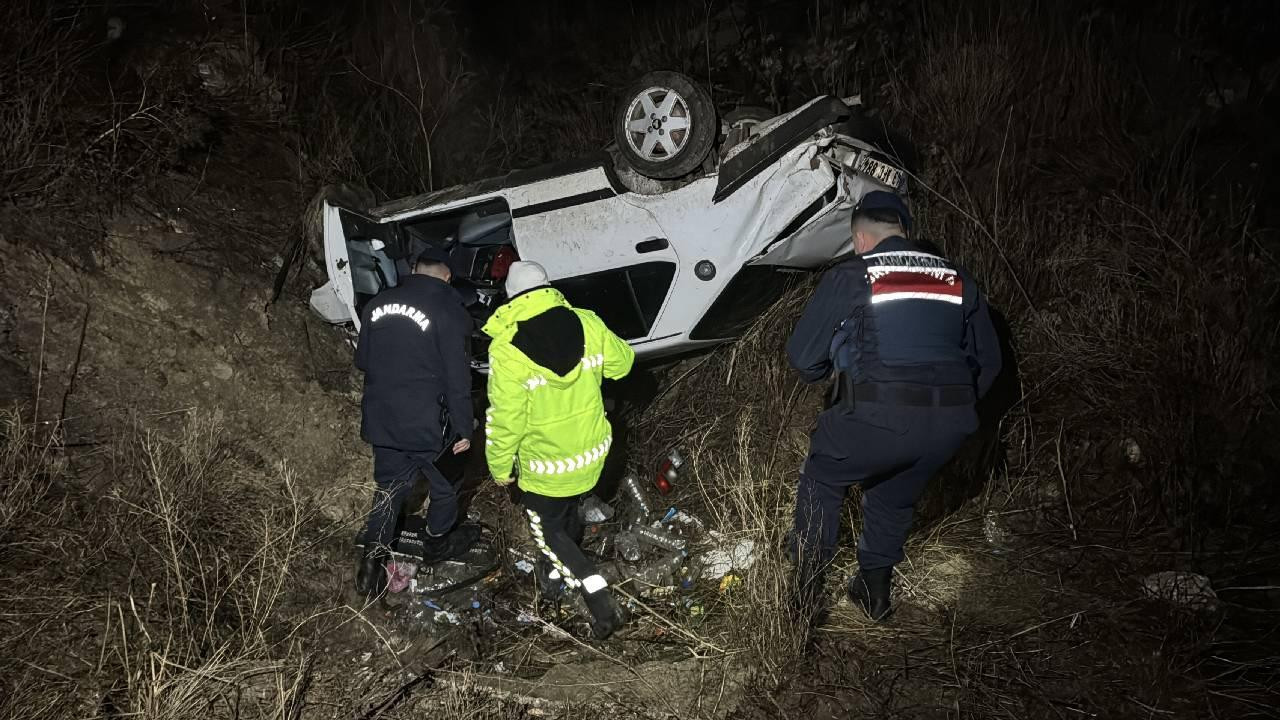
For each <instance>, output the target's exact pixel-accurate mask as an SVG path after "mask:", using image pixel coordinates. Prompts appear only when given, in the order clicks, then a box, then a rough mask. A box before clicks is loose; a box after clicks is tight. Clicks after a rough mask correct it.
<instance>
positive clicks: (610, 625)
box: [582, 587, 626, 640]
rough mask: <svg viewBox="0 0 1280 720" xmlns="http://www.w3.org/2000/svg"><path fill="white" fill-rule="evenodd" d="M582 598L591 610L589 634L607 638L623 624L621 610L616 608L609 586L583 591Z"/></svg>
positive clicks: (598, 638) (602, 638)
mask: <svg viewBox="0 0 1280 720" xmlns="http://www.w3.org/2000/svg"><path fill="white" fill-rule="evenodd" d="M582 599H583V600H586V602H587V610H590V611H591V634H592V635H594V636H595V638H596V639H597V640H605V639H607V638H608V637H609V636H610V635H612V634H613V633H615V632H616V631H618V630H619V629H620V628H621V627H622V626H623V624H625V622H626V620H625V619H624V618H623V617H622V610H621V609H619V608H618V603H617V601H615V600H614V599H613V593H612V592H610V591H609V588H607V587H606V588H603V589H600V590H597V591H595V592H593V593H588V592H584V593H582Z"/></svg>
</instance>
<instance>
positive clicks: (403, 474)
mask: <svg viewBox="0 0 1280 720" xmlns="http://www.w3.org/2000/svg"><path fill="white" fill-rule="evenodd" d="M448 260H449V256H448V255H446V254H445V253H444V252H443V251H440V250H436V249H434V248H428V249H427V250H426V251H424V252H423V253H422V254H420V255H419V256H418V258H417V260H416V262H415V263H414V268H413V274H411V275H409V276H408V277H406V278H404V280H403V281H402V282H401V283H400V284H399V285H397V286H396V287H394V288H390V289H388V290H384V291H382V292H380V293H378V294H377V295H376V296H375V297H374V298H373V300H371V301H369V303H368V304H367V305H366V306H365V308H364V313H363V315H362V317H361V322H360V338H359V341H358V343H357V345H356V367H358V368H360V369H361V370H363V371H364V400H363V402H362V405H361V409H362V411H363V418H362V421H361V425H360V435H361V437H363V438H364V440H365V441H366V442H368V443H369V444H370V445H372V446H373V479H374V482H376V483H377V486H378V489H377V492H376V493H375V494H374V500H373V509H372V510H370V511H369V519H368V522H367V523H366V525H365V529H364V555H363V558H362V559H361V561H360V565H359V568H358V569H357V571H356V590H357V591H358V592H360V593H362V594H365V595H367V596H375V595H378V594H380V593H381V592H382V591H383V590H384V589H385V588H386V580H387V577H386V572H385V569H384V563H385V560H386V558H387V556H388V555H389V550H388V546H389V545H390V544H391V541H392V539H393V538H394V536H395V532H396V523H397V520H398V519H399V516H400V514H401V511H402V509H403V505H404V503H405V500H406V499H407V498H408V495H409V493H410V491H412V489H413V486H414V484H415V483H416V482H417V480H418V478H419V476H420V475H421V476H425V478H426V480H427V482H428V485H429V488H428V497H429V498H430V500H429V504H428V506H427V518H426V537H425V538H424V539H423V545H424V549H423V560H424V561H425V562H428V563H431V562H439V561H441V560H445V559H448V558H451V557H456V556H457V555H460V554H462V553H463V552H466V550H467V549H468V548H469V547H471V545H473V544H474V543H475V541H476V540H477V539H478V538H479V534H480V533H479V528H478V527H476V526H474V525H464V526H461V527H458V528H455V523H456V522H457V519H458V494H457V488H455V487H454V486H453V483H451V482H450V481H449V480H447V479H446V478H445V476H444V475H443V474H441V472H440V471H439V470H438V469H436V465H435V463H436V461H437V460H439V459H440V458H441V456H443V455H444V453H445V452H448V451H451V452H453V453H454V454H455V455H456V454H458V453H462V452H466V451H467V450H468V449H469V448H470V447H471V440H470V435H471V430H472V411H471V363H470V357H469V349H468V344H469V342H470V338H471V327H472V322H471V316H470V315H468V314H467V311H466V308H465V307H464V306H463V299H462V296H461V295H460V294H459V293H458V292H457V291H456V290H454V289H453V287H451V286H450V285H449V280H450V278H451V273H450V271H449V266H448Z"/></svg>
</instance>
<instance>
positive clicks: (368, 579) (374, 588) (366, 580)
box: [356, 547, 387, 598]
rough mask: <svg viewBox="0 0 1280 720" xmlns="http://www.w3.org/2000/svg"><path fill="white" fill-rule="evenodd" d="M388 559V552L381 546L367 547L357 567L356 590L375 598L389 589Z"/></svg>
mask: <svg viewBox="0 0 1280 720" xmlns="http://www.w3.org/2000/svg"><path fill="white" fill-rule="evenodd" d="M386 559H387V555H386V553H385V552H384V551H382V550H380V549H379V548H376V547H370V548H366V549H365V551H364V552H363V553H362V554H361V556H360V564H359V565H358V566H357V567H356V592H358V593H360V594H361V595H363V596H365V597H367V598H374V597H377V596H379V595H381V594H382V593H383V592H384V591H385V590H386V589H387V568H386Z"/></svg>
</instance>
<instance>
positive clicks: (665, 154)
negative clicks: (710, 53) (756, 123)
mask: <svg viewBox="0 0 1280 720" xmlns="http://www.w3.org/2000/svg"><path fill="white" fill-rule="evenodd" d="M719 129H720V127H719V123H718V122H717V121H716V111H715V106H714V105H712V103H711V96H709V95H708V94H707V92H706V91H705V90H703V89H702V88H701V87H699V86H698V85H697V84H696V83H694V82H693V81H692V80H690V79H689V78H688V77H686V76H685V75H682V74H680V73H678V72H670V71H661V72H652V73H649V74H647V75H645V76H644V77H642V78H640V80H639V81H637V82H636V83H635V84H634V85H632V86H631V88H630V89H628V91H627V93H626V94H625V95H624V96H623V99H622V102H621V103H619V104H618V111H617V113H616V115H615V121H614V136H615V139H616V140H617V141H618V150H619V152H620V153H621V154H622V157H623V159H624V160H626V162H627V164H628V165H630V166H631V167H632V168H634V169H635V170H636V171H637V172H639V173H640V174H642V175H645V176H648V177H651V178H658V179H661V180H669V179H671V178H678V177H681V176H683V175H688V174H689V173H691V172H693V171H694V170H696V169H697V168H698V166H699V165H701V164H702V160H703V159H704V158H705V157H706V156H707V153H708V152H710V150H711V146H712V145H714V144H715V141H716V135H717V134H718V133H719Z"/></svg>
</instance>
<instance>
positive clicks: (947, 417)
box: [787, 191, 1001, 621]
mask: <svg viewBox="0 0 1280 720" xmlns="http://www.w3.org/2000/svg"><path fill="white" fill-rule="evenodd" d="M910 228H911V215H910V213H909V212H908V210H907V208H906V205H905V204H904V203H903V201H902V199H901V198H900V197H898V196H897V195H895V194H892V193H887V192H880V191H876V192H870V193H867V195H866V196H865V197H864V198H863V199H862V201H861V203H860V204H859V206H858V208H857V209H856V210H855V211H854V215H853V220H852V227H851V229H852V232H853V246H854V252H855V253H856V255H855V256H853V257H850V258H849V259H847V260H844V261H842V262H839V263H838V264H836V265H834V266H833V267H831V268H830V269H829V270H828V271H827V272H826V273H825V274H824V275H823V276H822V279H821V281H820V282H819V284H818V287H817V290H816V291H815V292H814V295H813V297H812V298H811V299H810V301H809V304H808V306H806V307H805V310H804V313H803V314H802V315H801V317H800V320H799V321H798V322H797V324H796V327H795V331H794V332H793V334H792V336H791V338H790V340H788V342H787V355H788V358H789V360H790V362H791V365H792V367H794V368H795V369H796V370H798V371H799V372H800V374H801V376H803V378H804V379H805V381H807V382H811V383H812V382H818V381H820V380H823V379H825V378H827V377H829V376H831V375H832V374H833V373H834V375H835V377H834V378H833V379H834V383H835V391H834V395H833V398H832V403H831V405H830V406H829V407H828V408H827V409H826V410H825V411H823V412H822V414H821V415H819V416H818V423H817V427H816V429H815V430H814V431H813V433H812V435H811V436H810V446H809V448H810V449H809V455H808V458H807V460H806V461H805V464H804V466H803V468H802V470H801V473H800V480H799V485H798V487H797V490H796V509H795V526H794V530H793V537H792V548H791V550H792V553H793V559H794V561H795V563H796V585H795V598H794V600H795V602H796V604H797V608H796V609H797V611H798V612H799V613H800V614H802V615H803V617H805V618H813V617H815V616H816V615H818V614H820V612H821V610H822V608H821V607H820V605H821V598H822V595H823V593H822V587H823V576H824V574H825V571H826V568H827V566H828V565H829V564H830V562H831V560H832V558H833V557H834V556H835V552H836V543H837V541H838V539H839V533H840V510H841V506H842V505H843V503H844V497H845V493H846V492H847V491H848V489H849V487H850V486H851V485H855V484H857V485H860V486H861V488H862V495H863V528H862V534H861V536H860V537H859V538H858V553H857V554H858V572H857V573H856V574H855V575H854V576H853V577H851V578H850V579H849V583H848V592H849V595H850V597H851V599H852V600H853V601H854V602H855V603H857V604H858V605H860V606H861V607H862V608H863V609H864V610H865V611H866V613H867V615H868V616H869V617H871V619H872V620H876V621H879V620H882V619H884V618H885V617H887V616H888V615H889V614H890V612H891V610H892V606H891V604H890V600H889V589H890V581H891V579H892V576H893V567H894V565H896V564H897V563H898V562H900V561H901V560H902V558H903V555H902V547H903V544H904V543H905V541H906V537H907V532H908V530H909V529H910V527H911V519H912V514H913V512H914V509H915V504H916V501H917V500H918V499H919V498H920V495H921V493H922V492H923V491H924V488H925V484H926V483H928V482H929V479H930V478H931V477H933V475H934V474H935V473H937V471H938V470H939V469H940V468H941V467H942V466H943V465H944V464H946V462H947V461H948V460H950V459H951V457H952V456H953V455H954V454H955V453H956V451H957V450H958V449H959V448H960V446H961V444H962V443H963V442H964V440H965V438H966V437H967V436H968V435H969V434H970V433H972V432H974V431H975V430H976V429H977V427H978V417H977V414H976V412H975V410H974V404H975V402H976V400H977V398H978V397H981V396H982V395H984V394H986V392H987V390H988V389H989V388H990V387H991V384H992V382H993V381H994V379H995V377H996V375H997V374H998V373H999V371H1000V363H1001V356H1000V345H999V342H998V340H997V337H996V332H995V328H994V326H993V325H992V322H991V317H990V315H989V313H988V309H987V303H986V300H985V299H984V297H983V295H982V293H981V291H979V290H978V286H977V284H976V283H975V282H974V281H973V280H972V278H970V277H969V275H968V274H967V273H966V272H965V271H963V270H961V269H960V268H957V267H956V266H955V265H953V264H952V263H951V262H950V261H948V260H947V259H946V258H944V257H941V256H939V255H937V254H935V253H934V252H931V251H928V250H926V249H925V248H924V247H923V246H921V245H919V244H916V243H913V242H912V241H911V240H909V239H908V237H909V236H908V232H909V231H910Z"/></svg>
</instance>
